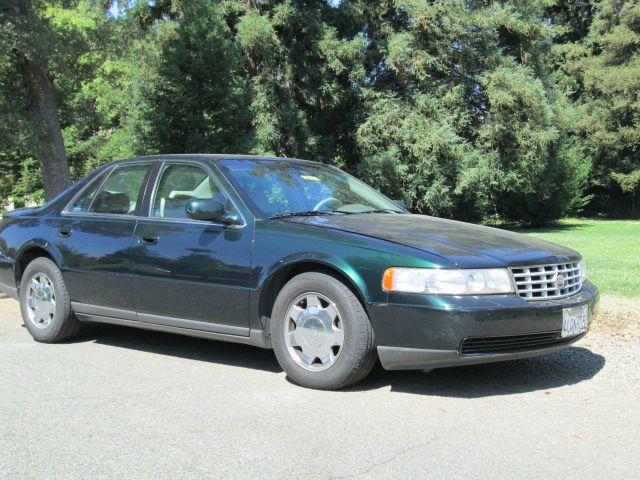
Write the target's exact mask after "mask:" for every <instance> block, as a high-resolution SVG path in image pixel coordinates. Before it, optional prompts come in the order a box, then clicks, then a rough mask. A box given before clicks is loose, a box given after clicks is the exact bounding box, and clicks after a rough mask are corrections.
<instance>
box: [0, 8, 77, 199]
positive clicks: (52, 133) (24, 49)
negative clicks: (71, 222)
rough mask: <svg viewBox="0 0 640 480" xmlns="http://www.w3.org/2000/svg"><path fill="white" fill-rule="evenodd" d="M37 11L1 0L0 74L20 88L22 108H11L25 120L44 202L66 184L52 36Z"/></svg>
mask: <svg viewBox="0 0 640 480" xmlns="http://www.w3.org/2000/svg"><path fill="white" fill-rule="evenodd" d="M43 7H44V5H43V3H41V2H39V1H37V0H33V1H21V0H7V2H6V3H4V5H3V7H2V8H1V10H0V25H1V27H0V28H1V36H0V44H1V45H2V46H3V49H5V51H6V52H11V54H12V55H13V58H12V59H7V58H6V57H5V62H4V65H3V67H4V68H5V69H6V70H5V71H4V72H3V73H4V74H5V75H6V74H10V73H9V72H7V70H9V71H13V72H16V73H17V74H18V75H19V76H20V79H21V83H22V85H24V86H23V87H22V85H21V87H22V88H24V91H22V92H20V91H18V92H16V93H19V94H21V95H20V96H21V100H22V102H21V103H22V104H20V105H15V104H14V106H18V107H19V109H20V110H21V112H20V113H24V115H25V117H26V118H27V119H28V127H29V130H30V137H31V138H30V140H31V144H30V146H31V150H32V152H33V154H34V156H35V157H36V158H37V159H38V160H39V162H40V166H41V170H42V183H43V186H44V192H45V197H46V198H47V199H49V198H52V197H54V196H55V195H57V194H58V193H59V192H61V191H62V190H64V189H65V188H66V187H67V186H69V185H70V183H71V179H70V175H69V163H68V160H67V156H66V154H65V149H64V140H63V138H62V131H61V128H60V120H59V118H58V110H57V109H58V104H57V100H56V92H55V88H54V85H53V72H52V70H51V65H50V59H49V57H50V55H51V50H50V47H51V45H52V42H53V34H52V31H51V26H50V24H49V22H48V21H47V19H46V18H44V16H43V15H42V11H43V9H44V8H43ZM3 76H4V75H3ZM14 86H15V84H14Z"/></svg>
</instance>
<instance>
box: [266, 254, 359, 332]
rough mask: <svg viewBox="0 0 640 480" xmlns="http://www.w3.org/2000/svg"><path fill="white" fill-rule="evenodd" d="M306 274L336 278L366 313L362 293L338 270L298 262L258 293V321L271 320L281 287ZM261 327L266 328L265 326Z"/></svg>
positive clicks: (273, 277)
mask: <svg viewBox="0 0 640 480" xmlns="http://www.w3.org/2000/svg"><path fill="white" fill-rule="evenodd" d="M307 272H321V273H326V274H328V275H331V276H333V277H336V278H337V279H338V280H340V281H341V282H342V283H344V284H345V285H346V286H347V287H348V288H349V290H351V291H352V292H353V294H354V295H355V296H356V297H357V298H358V300H360V303H361V304H362V307H363V308H364V309H365V311H367V304H366V302H365V301H364V298H363V297H362V293H361V292H360V291H359V290H358V289H357V288H356V286H355V285H354V284H353V282H352V281H351V279H350V278H349V277H347V276H346V275H345V274H343V273H342V272H341V271H340V270H338V269H336V268H333V267H330V266H328V265H326V264H324V263H316V262H298V263H294V264H293V265H289V266H286V267H283V268H281V269H280V270H278V271H277V272H276V273H275V274H273V275H272V276H271V277H269V279H268V280H267V282H266V283H265V284H264V286H263V287H262V291H261V293H260V303H259V306H258V312H259V315H260V319H261V320H262V319H264V318H265V317H267V318H271V311H272V310H273V305H274V304H275V302H276V297H277V296H278V293H280V290H282V287H284V285H285V284H286V283H287V282H288V281H289V280H291V279H292V278H293V277H295V276H296V275H300V274H301V273H307ZM263 326H264V327H265V328H266V327H267V325H265V324H264V322H263Z"/></svg>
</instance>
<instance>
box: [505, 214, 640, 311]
mask: <svg viewBox="0 0 640 480" xmlns="http://www.w3.org/2000/svg"><path fill="white" fill-rule="evenodd" d="M517 231H518V232H520V233H525V234H527V235H534V236H536V237H540V238H543V239H545V240H549V241H550V242H554V243H559V244H560V245H566V246H567V247H570V248H573V249H574V250H577V251H578V252H580V253H581V254H582V257H583V258H584V259H585V260H586V262H587V278H589V280H591V281H592V282H593V283H595V284H596V285H597V286H598V288H599V289H600V292H601V293H603V294H606V295H616V296H623V297H635V298H638V299H640V221H637V220H591V219H567V220H562V221H560V222H559V223H558V224H556V225H554V226H551V227H545V228H532V229H517Z"/></svg>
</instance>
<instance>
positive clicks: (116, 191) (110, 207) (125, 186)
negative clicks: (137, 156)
mask: <svg viewBox="0 0 640 480" xmlns="http://www.w3.org/2000/svg"><path fill="white" fill-rule="evenodd" d="M148 169H149V165H148V164H144V165H140V164H136V165H122V166H118V167H116V168H115V170H114V171H113V172H112V173H111V175H109V178H107V181H106V182H104V184H103V185H102V187H101V188H100V191H99V192H98V193H97V195H95V198H94V199H93V202H92V203H91V206H90V207H89V213H111V214H117V215H133V214H134V213H135V211H136V205H137V203H138V195H139V194H140V189H141V188H142V184H143V182H144V179H145V177H146V175H147V170H148Z"/></svg>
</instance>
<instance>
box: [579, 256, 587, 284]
mask: <svg viewBox="0 0 640 480" xmlns="http://www.w3.org/2000/svg"><path fill="white" fill-rule="evenodd" d="M586 279H587V264H586V263H585V262H584V259H582V260H580V282H581V283H584V282H585V280H586Z"/></svg>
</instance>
